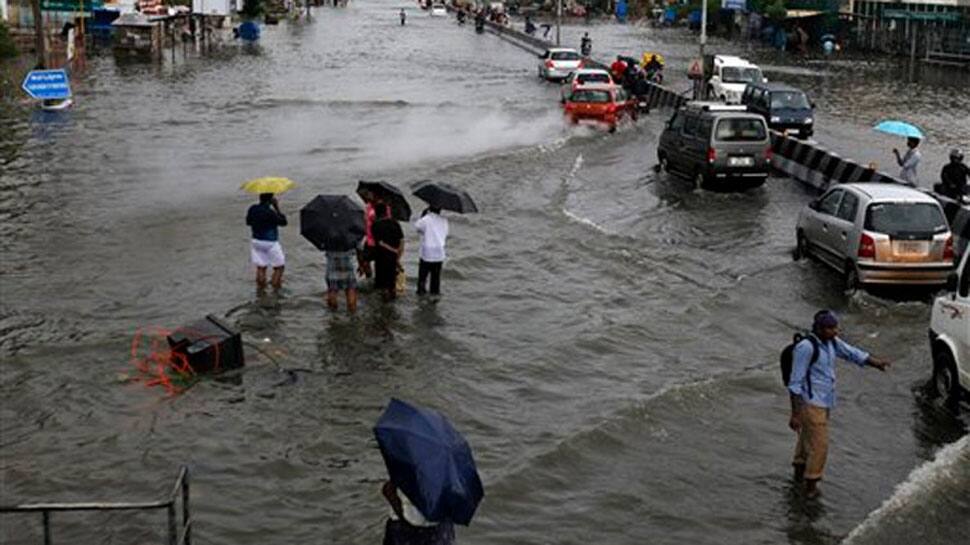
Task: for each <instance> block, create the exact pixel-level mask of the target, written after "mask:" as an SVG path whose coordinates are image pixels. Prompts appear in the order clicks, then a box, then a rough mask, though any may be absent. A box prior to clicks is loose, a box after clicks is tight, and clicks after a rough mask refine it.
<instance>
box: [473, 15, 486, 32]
mask: <svg viewBox="0 0 970 545" xmlns="http://www.w3.org/2000/svg"><path fill="white" fill-rule="evenodd" d="M475 30H476V31H478V32H483V31H484V30H485V11H483V10H478V13H476V14H475Z"/></svg>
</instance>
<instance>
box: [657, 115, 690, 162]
mask: <svg viewBox="0 0 970 545" xmlns="http://www.w3.org/2000/svg"><path fill="white" fill-rule="evenodd" d="M685 115H686V114H685V113H684V112H683V111H682V110H677V111H676V112H674V115H672V116H671V117H670V119H669V120H668V121H667V127H666V128H665V129H664V131H663V132H662V133H660V145H659V147H658V149H657V151H658V155H663V156H666V157H667V167H668V168H675V167H674V154H675V153H676V150H677V148H679V147H680V131H681V130H683V128H684V116H685Z"/></svg>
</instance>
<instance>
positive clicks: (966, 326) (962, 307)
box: [948, 258, 970, 387]
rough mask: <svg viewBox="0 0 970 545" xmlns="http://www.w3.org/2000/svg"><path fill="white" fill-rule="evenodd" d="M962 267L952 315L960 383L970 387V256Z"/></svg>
mask: <svg viewBox="0 0 970 545" xmlns="http://www.w3.org/2000/svg"><path fill="white" fill-rule="evenodd" d="M962 263H963V266H962V267H960V269H961V270H960V271H958V272H959V281H958V282H957V293H956V297H954V298H953V301H952V303H953V304H954V307H955V309H956V310H955V313H954V310H953V309H952V308H951V309H950V312H949V313H948V314H950V317H951V318H952V319H953V320H954V321H955V322H956V323H954V324H953V326H954V329H953V338H954V339H955V340H956V344H957V354H956V356H957V361H958V362H959V363H960V369H959V373H960V384H963V385H964V387H970V258H964V259H963V261H962Z"/></svg>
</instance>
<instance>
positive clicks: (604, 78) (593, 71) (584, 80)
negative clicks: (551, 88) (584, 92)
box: [560, 68, 615, 102]
mask: <svg viewBox="0 0 970 545" xmlns="http://www.w3.org/2000/svg"><path fill="white" fill-rule="evenodd" d="M590 83H605V84H611V83H615V82H614V81H613V78H612V77H610V73H609V71H607V70H602V69H600V68H580V69H579V70H576V71H574V72H570V73H569V75H568V76H566V79H564V80H563V82H562V89H561V90H560V95H561V97H562V102H566V98H567V97H568V96H569V95H570V94H571V93H572V92H573V91H575V90H576V88H577V87H579V86H580V85H587V84H590Z"/></svg>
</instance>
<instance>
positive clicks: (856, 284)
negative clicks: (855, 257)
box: [845, 261, 862, 295]
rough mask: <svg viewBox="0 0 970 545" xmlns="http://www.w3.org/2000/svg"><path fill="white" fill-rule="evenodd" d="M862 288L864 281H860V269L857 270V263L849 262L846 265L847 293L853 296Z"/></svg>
mask: <svg viewBox="0 0 970 545" xmlns="http://www.w3.org/2000/svg"><path fill="white" fill-rule="evenodd" d="M861 287H862V281H861V280H859V269H858V268H856V266H855V263H853V262H851V261H847V262H846V263H845V291H846V292H847V293H849V294H850V295H851V294H853V293H855V292H856V291H857V290H858V289H859V288H861Z"/></svg>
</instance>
